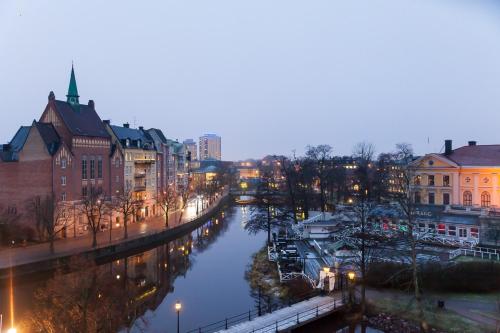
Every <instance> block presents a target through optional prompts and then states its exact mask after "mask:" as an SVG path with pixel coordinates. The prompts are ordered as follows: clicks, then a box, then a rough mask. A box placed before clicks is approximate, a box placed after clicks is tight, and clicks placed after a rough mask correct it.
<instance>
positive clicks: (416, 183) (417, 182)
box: [414, 176, 422, 185]
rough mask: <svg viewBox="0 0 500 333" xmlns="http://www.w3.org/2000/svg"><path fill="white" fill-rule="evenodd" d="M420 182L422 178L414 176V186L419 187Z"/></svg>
mask: <svg viewBox="0 0 500 333" xmlns="http://www.w3.org/2000/svg"><path fill="white" fill-rule="evenodd" d="M421 181H422V177H421V176H416V177H415V181H414V182H415V185H420V182H421Z"/></svg>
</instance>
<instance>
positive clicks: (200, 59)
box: [0, 0, 500, 160]
mask: <svg viewBox="0 0 500 333" xmlns="http://www.w3.org/2000/svg"><path fill="white" fill-rule="evenodd" d="M499 3H500V2H499V1H493V0H492V1H486V0H474V1H470V0H366V1H356V0H348V1H346V0H341V1H340V0H324V1H319V0H318V1H315V0H311V1H304V0H302V1H293V0H248V1H239V0H210V1H207V0H176V1H165V0H161V1H124V0H121V1H109V0H107V1H90V0H85V1H83V0H82V1H68V0H64V1H62V0H60V1H56V0H36V1H35V0H32V1H11V0H1V1H0V101H1V104H0V114H1V118H0V141H1V142H7V141H8V140H10V139H11V137H12V136H13V135H14V133H15V132H16V130H17V128H18V127H19V126H20V125H27V124H30V123H31V121H32V120H33V119H39V117H40V115H41V113H42V111H43V109H44V107H45V105H46V102H47V95H48V93H49V91H50V90H53V91H54V92H55V95H56V98H58V99H65V95H66V92H67V85H68V81H69V74H70V69H71V62H72V61H74V64H75V71H76V78H77V82H78V89H79V93H80V96H81V97H80V102H85V103H86V102H87V101H88V99H94V100H95V103H96V108H97V111H98V112H99V114H100V116H101V118H102V119H111V120H112V122H113V123H115V124H122V123H123V122H130V123H131V124H136V125H137V126H139V125H142V126H144V127H146V128H149V127H159V128H161V129H163V130H164V132H165V134H166V135H167V136H168V137H170V138H173V139H176V138H178V139H179V140H183V139H186V138H195V139H197V138H198V136H200V135H201V134H203V133H205V132H214V133H217V134H219V135H221V136H222V147H223V158H224V159H228V160H232V159H243V158H247V157H262V156H264V155H266V154H290V153H291V152H292V150H294V149H295V150H297V153H299V154H300V153H302V152H303V151H304V147H305V146H306V145H317V144H323V143H324V144H330V145H331V146H332V147H333V148H334V152H335V153H336V154H350V153H351V152H352V147H353V145H354V144H355V143H356V142H359V141H363V140H364V141H369V142H373V143H374V144H375V146H376V149H377V152H382V151H388V150H392V149H393V147H394V144H395V143H397V142H402V141H405V142H410V143H412V144H413V146H414V148H415V150H416V152H417V153H420V154H421V153H425V152H435V151H439V150H440V149H441V147H442V146H443V140H444V139H447V138H450V139H453V140H454V146H458V145H461V144H465V142H466V141H467V140H477V141H478V142H479V143H480V144H492V143H500V4H499Z"/></svg>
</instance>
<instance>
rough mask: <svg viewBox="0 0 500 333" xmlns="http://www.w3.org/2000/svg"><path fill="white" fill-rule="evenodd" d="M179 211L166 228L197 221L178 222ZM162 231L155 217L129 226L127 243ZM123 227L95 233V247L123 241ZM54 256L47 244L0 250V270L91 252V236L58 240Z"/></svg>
mask: <svg viewBox="0 0 500 333" xmlns="http://www.w3.org/2000/svg"><path fill="white" fill-rule="evenodd" d="M222 198H223V197H221V198H219V199H218V200H216V201H215V202H214V203H213V204H212V205H211V207H208V208H206V209H205V210H204V211H203V212H200V214H199V215H198V216H202V215H203V214H206V213H208V212H210V211H211V210H212V209H213V207H215V206H216V205H217V204H218V203H219V201H220V200H222ZM179 214H180V211H176V212H172V213H171V214H170V215H169V228H174V227H176V226H179V225H180V224H184V223H186V222H190V221H191V220H192V219H194V218H196V217H197V216H196V214H194V215H193V214H192V215H193V216H190V215H189V214H186V213H184V214H183V217H182V221H181V222H179V217H180V216H179ZM164 230H165V218H164V217H161V216H155V217H152V218H149V219H147V220H145V221H141V222H135V223H130V222H129V223H128V240H131V239H137V238H141V237H144V236H146V235H151V234H154V233H158V232H161V231H164ZM123 237H124V228H123V227H122V228H115V229H112V230H111V238H110V230H104V231H102V232H99V233H98V234H97V248H101V247H105V246H108V245H111V244H118V243H120V242H122V241H123V240H124V238H123ZM54 248H55V253H53V254H51V253H50V248H49V243H43V244H36V245H29V246H26V247H14V248H9V249H3V250H1V251H0V269H3V268H8V267H11V266H16V265H22V264H29V263H34V262H38V261H43V260H47V259H56V258H60V257H65V256H68V255H72V254H77V253H82V252H85V251H88V250H91V249H92V234H90V233H89V234H87V235H84V236H79V237H72V238H66V239H58V240H56V242H55V243H54Z"/></svg>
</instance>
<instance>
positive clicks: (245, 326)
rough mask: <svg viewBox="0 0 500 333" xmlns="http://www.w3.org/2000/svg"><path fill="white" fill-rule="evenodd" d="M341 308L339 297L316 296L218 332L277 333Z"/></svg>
mask: <svg viewBox="0 0 500 333" xmlns="http://www.w3.org/2000/svg"><path fill="white" fill-rule="evenodd" d="M342 306H343V304H342V298H341V295H340V294H338V295H335V296H317V297H313V298H311V299H309V300H306V301H303V302H300V303H296V304H294V305H292V306H289V307H286V308H283V309H280V310H277V311H274V312H273V313H269V314H266V315H263V316H261V317H257V318H255V319H253V320H251V321H247V322H244V323H241V324H238V325H235V326H233V327H230V328H229V329H227V330H222V331H219V332H221V333H222V332H225V333H235V332H241V333H243V332H248V333H250V332H255V333H266V332H273V333H274V332H277V331H281V330H285V329H289V328H292V327H295V326H300V325H302V324H305V323H306V322H309V321H311V320H312V319H314V318H316V317H321V316H324V315H327V314H330V313H331V312H333V311H336V310H338V309H340V308H341V307H342Z"/></svg>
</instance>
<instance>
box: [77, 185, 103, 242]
mask: <svg viewBox="0 0 500 333" xmlns="http://www.w3.org/2000/svg"><path fill="white" fill-rule="evenodd" d="M108 208H109V207H108V203H107V202H106V201H105V197H104V195H102V194H97V193H91V194H90V195H88V196H87V197H84V198H83V199H82V204H81V206H80V209H81V212H82V214H84V215H85V216H86V218H87V225H88V227H89V229H90V231H91V232H92V247H96V246H97V233H98V232H99V231H100V230H101V222H102V220H103V217H104V215H105V214H106V212H107V210H108Z"/></svg>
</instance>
